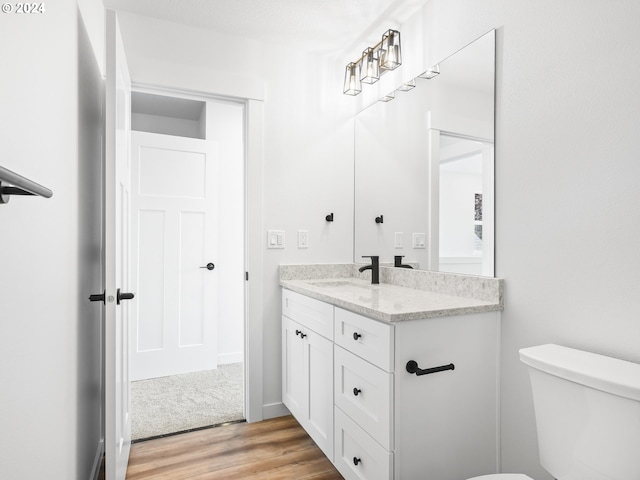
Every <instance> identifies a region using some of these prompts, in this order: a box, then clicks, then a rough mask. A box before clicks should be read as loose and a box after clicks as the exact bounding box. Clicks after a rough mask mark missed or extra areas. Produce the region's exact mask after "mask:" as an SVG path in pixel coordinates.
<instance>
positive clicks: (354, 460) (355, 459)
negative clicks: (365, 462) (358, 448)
mask: <svg viewBox="0 0 640 480" xmlns="http://www.w3.org/2000/svg"><path fill="white" fill-rule="evenodd" d="M359 463H362V460H360V459H359V458H358V457H353V464H354V465H356V466H357V465H358V464H359Z"/></svg>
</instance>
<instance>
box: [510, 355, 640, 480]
mask: <svg viewBox="0 0 640 480" xmlns="http://www.w3.org/2000/svg"><path fill="white" fill-rule="evenodd" d="M520 360H521V361H522V362H524V363H525V364H526V365H527V366H528V367H529V376H530V379H531V388H532V392H533V402H534V407H535V415H536V426H537V430H538V447H539V451H540V464H541V465H542V466H543V467H544V468H545V470H547V471H548V472H549V473H550V474H551V475H553V476H554V477H555V478H557V479H558V480H640V364H636V363H632V362H627V361H624V360H618V359H615V358H611V357H607V356H604V355H598V354H594V353H589V352H584V351H581V350H575V349H572V348H567V347H562V346H559V345H541V346H537V347H531V348H524V349H522V350H520Z"/></svg>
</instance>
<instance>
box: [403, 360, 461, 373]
mask: <svg viewBox="0 0 640 480" xmlns="http://www.w3.org/2000/svg"><path fill="white" fill-rule="evenodd" d="M455 368H456V366H455V365H454V364H453V363H450V364H449V365H442V366H440V367H433V368H425V369H424V370H423V369H422V368H420V367H418V362H416V361H415V360H409V361H408V362H407V372H409V373H415V374H416V375H417V376H418V377H419V376H420V375H429V374H430V373H438V372H444V371H445V370H455Z"/></svg>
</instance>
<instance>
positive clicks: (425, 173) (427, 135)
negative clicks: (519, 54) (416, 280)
mask: <svg viewBox="0 0 640 480" xmlns="http://www.w3.org/2000/svg"><path fill="white" fill-rule="evenodd" d="M433 71H434V72H433V73H434V74H433V75H429V76H430V77H432V78H430V79H425V78H416V79H415V84H416V86H415V88H412V89H410V90H407V91H397V92H396V93H395V98H394V99H393V100H392V101H390V102H377V103H375V104H373V105H372V106H370V107H368V108H366V109H365V110H363V111H362V112H360V113H358V114H357V115H356V117H355V129H354V132H355V226H354V227H355V232H354V241H355V245H354V261H355V262H358V263H361V262H364V261H365V259H363V258H362V257H363V256H364V255H379V256H380V261H381V262H383V263H392V262H393V261H394V257H395V256H402V257H403V258H402V263H403V264H409V265H412V266H413V267H414V268H419V269H426V270H436V271H442V272H454V273H463V274H470V275H484V276H493V275H494V230H495V225H494V208H495V205H494V76H495V31H491V32H489V33H487V34H486V35H484V36H482V37H481V38H479V39H477V40H476V41H474V42H472V43H471V44H469V45H468V46H466V47H465V48H463V49H462V50H460V51H458V52H456V53H455V54H453V55H451V56H450V57H448V58H446V59H444V60H442V61H441V62H439V63H438V64H437V65H434V66H433ZM438 71H439V74H438V73H437V72H438Z"/></svg>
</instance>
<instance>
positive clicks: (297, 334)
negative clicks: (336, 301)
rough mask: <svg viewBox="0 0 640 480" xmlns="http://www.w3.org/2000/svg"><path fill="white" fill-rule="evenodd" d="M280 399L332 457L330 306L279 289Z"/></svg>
mask: <svg viewBox="0 0 640 480" xmlns="http://www.w3.org/2000/svg"><path fill="white" fill-rule="evenodd" d="M282 313H283V315H282V399H283V402H284V404H285V405H286V406H287V408H288V409H289V411H291V413H292V414H293V416H294V417H296V419H297V420H298V422H299V423H300V425H302V427H303V428H304V429H305V430H306V431H307V433H309V436H311V438H313V440H314V441H315V442H316V444H317V445H318V446H319V447H320V449H321V450H322V451H323V452H324V454H325V455H326V456H327V457H328V458H329V459H330V460H333V437H334V435H333V425H334V420H333V341H332V340H333V306H331V305H329V304H326V303H323V302H320V301H318V300H314V299H312V298H308V297H305V296H304V295H299V294H297V293H295V292H291V291H288V290H283V295H282Z"/></svg>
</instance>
